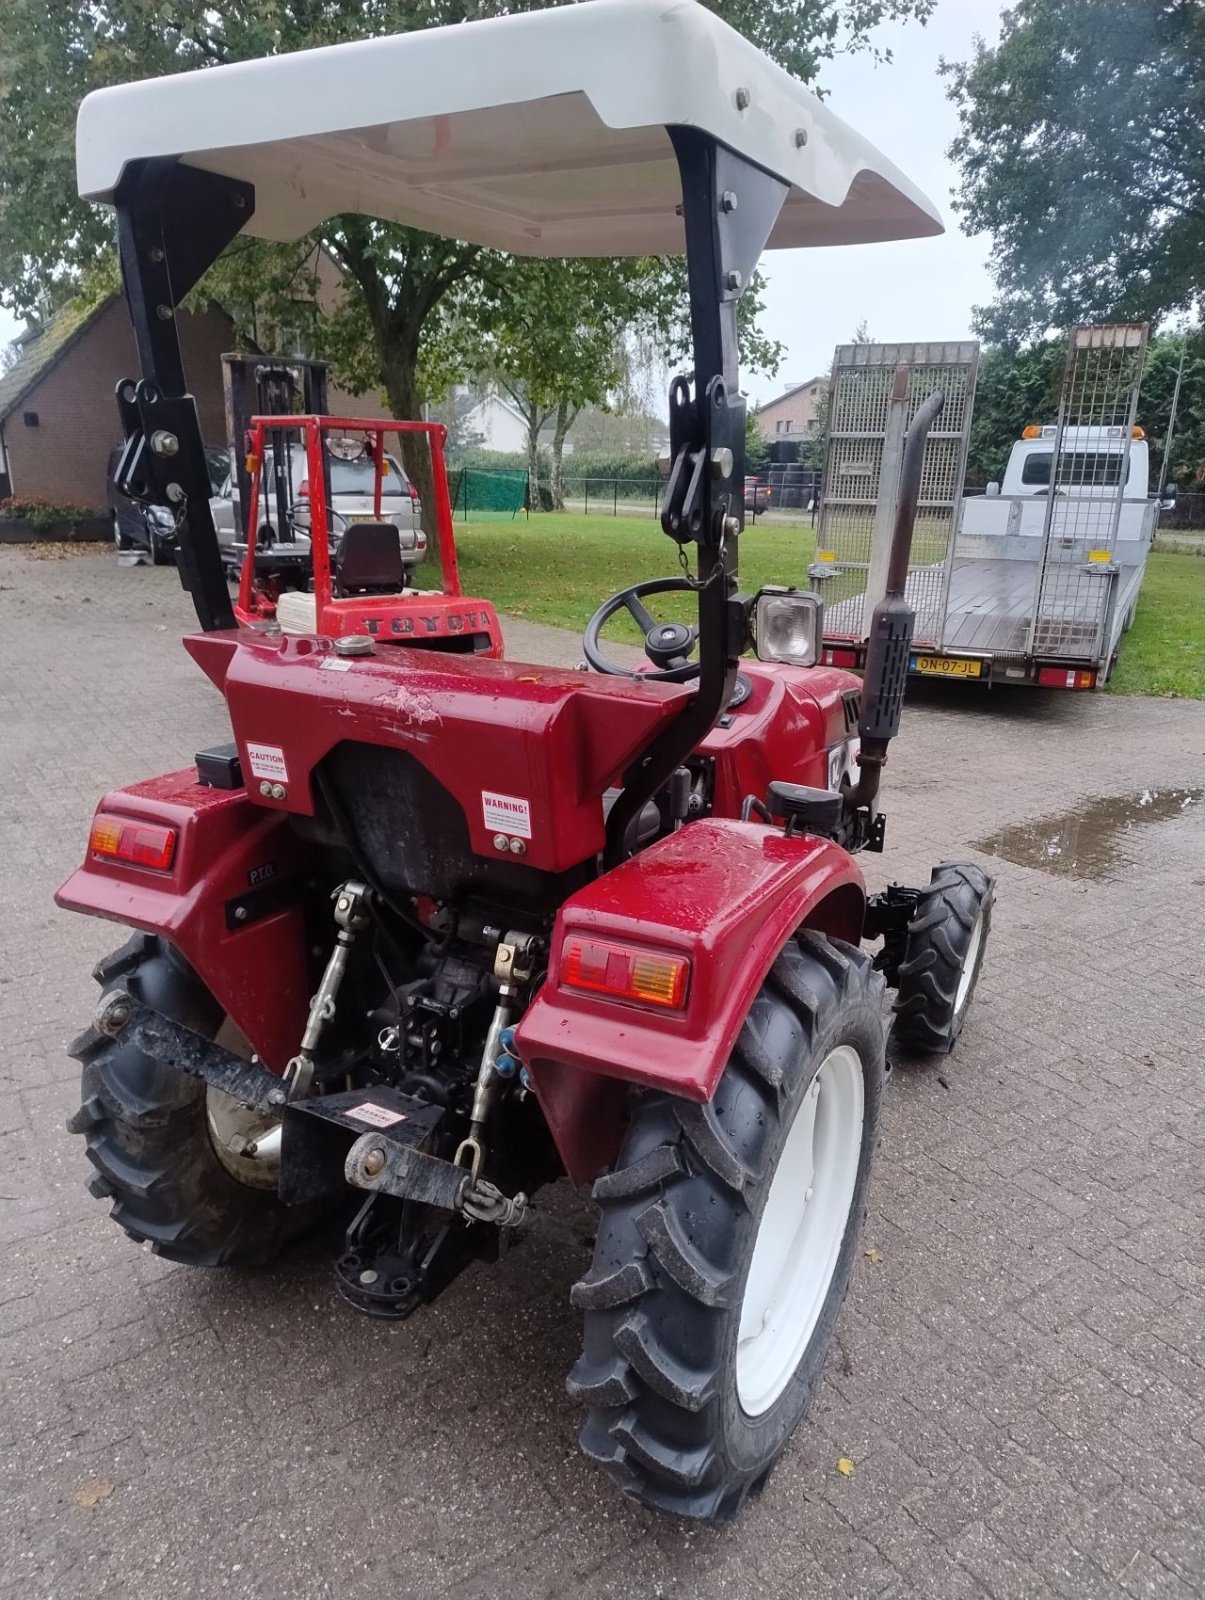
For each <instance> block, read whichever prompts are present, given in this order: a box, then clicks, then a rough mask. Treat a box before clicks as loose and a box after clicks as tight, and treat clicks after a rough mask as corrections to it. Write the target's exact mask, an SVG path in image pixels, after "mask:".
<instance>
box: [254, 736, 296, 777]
mask: <svg viewBox="0 0 1205 1600" xmlns="http://www.w3.org/2000/svg"><path fill="white" fill-rule="evenodd" d="M247 760H248V761H249V762H250V764H251V776H252V777H253V778H271V779H272V781H273V782H274V783H288V781H289V769H288V766H287V765H286V764H285V753H284V751H283V750H282V749H281V748H280V746H279V745H278V744H251V743H248V745H247Z"/></svg>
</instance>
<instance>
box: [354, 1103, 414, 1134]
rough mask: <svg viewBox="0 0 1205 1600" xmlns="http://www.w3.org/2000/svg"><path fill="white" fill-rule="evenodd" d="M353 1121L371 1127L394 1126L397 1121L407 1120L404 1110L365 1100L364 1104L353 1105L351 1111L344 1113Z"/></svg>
mask: <svg viewBox="0 0 1205 1600" xmlns="http://www.w3.org/2000/svg"><path fill="white" fill-rule="evenodd" d="M343 1115H344V1116H345V1117H350V1118H351V1120H352V1121H353V1122H363V1123H366V1124H367V1125H368V1127H370V1128H392V1127H393V1125H394V1123H395V1122H405V1120H406V1114H405V1112H404V1111H390V1110H388V1109H387V1108H386V1107H385V1106H378V1105H375V1104H374V1103H373V1102H372V1101H371V1100H365V1101H364V1103H363V1104H362V1105H358V1106H352V1108H351V1110H350V1111H345V1112H344V1113H343Z"/></svg>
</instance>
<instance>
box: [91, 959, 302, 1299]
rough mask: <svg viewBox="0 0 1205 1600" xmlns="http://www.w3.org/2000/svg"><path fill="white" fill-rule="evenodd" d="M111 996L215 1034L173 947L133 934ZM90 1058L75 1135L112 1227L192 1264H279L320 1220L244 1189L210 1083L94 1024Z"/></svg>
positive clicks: (106, 971) (108, 968)
mask: <svg viewBox="0 0 1205 1600" xmlns="http://www.w3.org/2000/svg"><path fill="white" fill-rule="evenodd" d="M94 976H95V978H96V980H97V982H98V983H99V984H100V985H101V988H102V990H103V991H104V992H106V993H107V992H108V991H109V990H111V989H116V988H121V989H124V990H126V991H127V992H128V993H129V994H131V995H132V996H133V997H134V998H135V999H136V1000H139V1001H141V1002H142V1003H143V1004H144V1005H146V1006H149V1007H151V1008H152V1009H153V1010H155V1011H158V1012H159V1013H160V1014H161V1015H162V1016H165V1017H170V1018H171V1019H172V1020H173V1021H175V1022H178V1023H180V1024H181V1025H182V1026H184V1027H187V1028H192V1029H193V1030H194V1031H196V1032H197V1033H201V1034H204V1035H205V1036H206V1037H208V1038H213V1037H215V1036H216V1034H217V1033H218V1030H219V1029H220V1028H221V1026H222V1023H223V1020H224V1019H223V1013H222V1008H221V1007H220V1006H219V1005H218V1003H217V1002H216V1001H215V1000H214V998H213V996H212V995H211V994H210V993H209V991H208V990H207V989H206V988H205V987H204V985H203V984H202V983H201V981H200V979H199V978H198V977H197V976H196V974H195V973H194V972H193V971H192V970H191V969H190V968H189V967H188V966H187V965H186V963H185V962H184V960H183V959H182V958H181V957H180V956H179V955H178V954H177V953H176V952H175V951H174V950H172V949H171V947H170V946H169V945H166V944H164V943H162V942H161V941H160V940H158V939H155V938H153V937H151V936H150V935H148V934H141V933H139V934H135V935H134V937H133V938H132V939H130V940H129V942H128V943H127V944H124V945H123V946H122V947H121V949H120V950H116V951H114V953H113V954H112V955H111V956H107V957H106V958H105V959H104V960H103V961H102V962H100V964H99V965H98V966H97V968H96V971H95V973H94ZM71 1054H72V1055H73V1056H74V1057H75V1059H76V1060H77V1061H80V1062H82V1063H83V1075H82V1084H81V1102H82V1103H81V1105H80V1109H79V1111H78V1112H76V1114H75V1116H74V1117H72V1118H71V1120H70V1122H69V1123H68V1124H67V1127H68V1131H69V1132H71V1133H79V1134H82V1135H83V1136H84V1139H85V1140H86V1141H87V1153H88V1159H89V1161H91V1163H92V1165H93V1166H94V1167H95V1168H96V1171H95V1172H94V1173H93V1174H92V1176H91V1178H89V1180H88V1185H87V1187H88V1191H89V1193H90V1194H92V1195H94V1196H95V1197H96V1198H97V1199H103V1200H111V1201H112V1202H113V1205H112V1210H111V1212H110V1215H111V1216H112V1217H113V1220H114V1221H115V1222H117V1223H118V1224H120V1226H121V1227H123V1228H124V1229H125V1231H126V1232H127V1233H128V1234H129V1236H130V1237H131V1239H134V1240H137V1241H138V1242H139V1243H141V1242H144V1241H149V1242H150V1245H151V1248H152V1249H153V1250H154V1251H155V1253H156V1254H157V1255H161V1256H166V1257H167V1258H168V1259H169V1260H172V1261H183V1262H187V1263H189V1264H190V1265H192V1266H206V1267H223V1266H254V1265H260V1264H262V1263H263V1262H266V1261H270V1260H271V1259H272V1258H273V1257H274V1256H275V1255H277V1254H278V1253H279V1251H280V1250H281V1249H282V1248H283V1246H284V1245H285V1244H287V1243H288V1241H289V1240H290V1239H292V1238H294V1237H295V1236H296V1235H297V1234H299V1233H301V1232H303V1231H304V1230H305V1229H306V1228H307V1227H309V1226H310V1225H311V1223H312V1222H313V1221H314V1220H315V1215H314V1210H313V1208H311V1207H301V1206H298V1207H291V1206H285V1205H282V1204H281V1202H280V1201H279V1200H278V1199H277V1198H276V1195H275V1194H274V1193H273V1192H271V1191H266V1190H265V1189H263V1188H262V1187H254V1186H252V1185H249V1184H246V1183H242V1182H240V1181H239V1179H238V1178H237V1177H235V1176H234V1175H233V1174H232V1172H231V1171H230V1170H229V1163H228V1161H227V1162H224V1161H223V1160H222V1159H221V1158H220V1156H219V1154H218V1151H217V1148H216V1146H215V1143H214V1139H213V1135H212V1132H211V1124H210V1117H209V1113H208V1108H207V1095H206V1085H205V1084H204V1083H203V1082H202V1081H201V1080H200V1079H199V1078H192V1077H189V1076H188V1075H187V1074H186V1073H183V1072H180V1071H177V1070H176V1069H175V1068H174V1067H170V1066H167V1065H165V1064H164V1063H163V1062H161V1061H157V1060H155V1059H154V1058H153V1057H151V1056H148V1055H144V1054H143V1052H142V1051H141V1050H139V1049H138V1048H137V1046H135V1045H134V1044H132V1043H130V1042H128V1041H123V1039H122V1038H121V1037H120V1036H119V1037H118V1038H116V1039H111V1038H109V1037H108V1036H106V1035H104V1034H102V1033H99V1032H98V1031H97V1030H96V1029H95V1028H89V1029H88V1030H87V1032H85V1033H83V1034H81V1036H80V1037H79V1038H78V1039H77V1040H76V1041H75V1043H74V1044H73V1045H72V1046H71Z"/></svg>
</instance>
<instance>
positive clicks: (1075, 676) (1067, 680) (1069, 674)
mask: <svg viewBox="0 0 1205 1600" xmlns="http://www.w3.org/2000/svg"><path fill="white" fill-rule="evenodd" d="M1038 684H1039V687H1041V688H1043V689H1095V687H1096V674H1095V672H1092V671H1090V670H1085V669H1084V668H1077V667H1039V668H1038Z"/></svg>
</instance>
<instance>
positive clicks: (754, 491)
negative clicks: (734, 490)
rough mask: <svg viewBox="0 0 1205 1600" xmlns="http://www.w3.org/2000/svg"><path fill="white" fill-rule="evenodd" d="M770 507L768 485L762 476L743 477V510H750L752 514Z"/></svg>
mask: <svg viewBox="0 0 1205 1600" xmlns="http://www.w3.org/2000/svg"><path fill="white" fill-rule="evenodd" d="M769 509H770V485H769V484H768V483H767V482H766V480H765V479H764V478H757V477H746V479H745V510H746V511H751V512H752V513H753V514H754V516H756V515H757V513H758V512H759V511H768V510H769Z"/></svg>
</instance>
